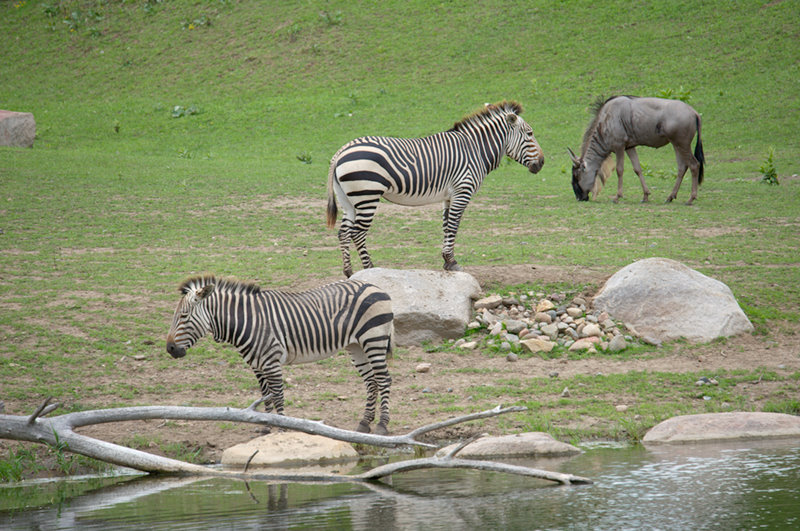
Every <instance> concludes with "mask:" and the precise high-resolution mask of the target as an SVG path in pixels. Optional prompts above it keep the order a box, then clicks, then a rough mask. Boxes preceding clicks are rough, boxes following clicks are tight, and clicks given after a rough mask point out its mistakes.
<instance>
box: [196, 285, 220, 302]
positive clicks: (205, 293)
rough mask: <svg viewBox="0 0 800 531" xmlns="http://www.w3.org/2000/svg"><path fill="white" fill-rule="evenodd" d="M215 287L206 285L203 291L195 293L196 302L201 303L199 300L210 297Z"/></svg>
mask: <svg viewBox="0 0 800 531" xmlns="http://www.w3.org/2000/svg"><path fill="white" fill-rule="evenodd" d="M215 287H216V286H215V285H214V284H208V285H206V286H203V289H201V290H200V291H199V292H198V293H197V300H199V301H201V300H203V299H205V298H206V297H208V296H209V295H211V294H212V293H214V288H215Z"/></svg>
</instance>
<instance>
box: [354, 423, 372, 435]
mask: <svg viewBox="0 0 800 531" xmlns="http://www.w3.org/2000/svg"><path fill="white" fill-rule="evenodd" d="M356 431H357V432H359V433H369V431H370V430H369V423H367V422H364V421H363V420H362V421H361V422H359V423H358V427H357V428H356Z"/></svg>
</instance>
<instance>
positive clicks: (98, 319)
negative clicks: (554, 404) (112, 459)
mask: <svg viewBox="0 0 800 531" xmlns="http://www.w3.org/2000/svg"><path fill="white" fill-rule="evenodd" d="M600 5H602V7H598V6H600ZM797 20H800V1H798V0H790V1H783V2H781V1H777V2H769V3H765V2H752V1H734V2H694V1H684V2H647V1H639V2H630V1H627V0H626V1H622V0H619V1H612V2H603V3H602V4H598V3H597V2H588V1H574V2H530V1H512V2H505V3H504V5H503V6H502V7H498V4H497V3H496V2H460V1H443V2H436V3H432V2H421V1H393V0H390V1H385V2H380V3H366V4H364V3H357V2H338V1H314V0H312V1H304V2H292V3H288V2H258V1H253V0H243V1H234V0H230V1H228V0H218V1H211V0H208V1H199V0H195V1H168V0H163V1H157V0H148V1H140V0H137V1H122V2H119V1H69V0H65V1H58V0H50V1H46V2H40V1H33V0H27V1H25V0H17V1H13V2H12V1H4V2H0V35H3V36H4V38H3V41H4V44H3V51H2V61H0V108H2V109H9V110H16V111H29V112H32V113H34V115H35V117H36V122H37V140H36V144H35V146H34V148H33V149H15V148H0V229H2V234H0V334H1V335H2V338H3V341H2V346H0V380H1V381H2V382H3V386H2V387H3V391H2V393H0V395H2V396H0V398H4V399H5V400H6V403H7V405H8V404H11V405H13V406H14V408H15V409H17V408H20V407H22V406H23V405H24V406H25V407H28V406H30V405H32V404H34V403H36V402H38V401H39V400H40V399H41V397H43V396H45V395H48V394H55V395H57V396H72V397H73V398H75V399H78V398H79V397H81V398H80V399H81V400H86V397H85V395H84V394H83V393H82V392H81V391H80V389H79V388H78V387H76V386H75V385H74V383H73V382H74V380H75V379H81V381H83V382H92V385H91V386H90V389H91V390H92V391H93V392H94V393H95V394H96V396H106V397H107V396H115V397H120V398H121V399H123V400H130V398H132V397H133V396H134V395H135V394H136V392H137V391H136V388H137V384H136V382H135V381H131V380H128V375H126V374H123V373H120V372H118V368H117V367H116V365H115V363H114V360H117V359H119V357H120V356H121V355H129V354H132V353H143V354H145V355H146V356H148V363H152V364H155V365H156V366H160V364H168V363H169V362H168V361H167V360H165V359H164V356H163V345H162V338H163V336H164V334H165V332H166V328H167V325H168V322H169V318H170V316H171V312H172V309H173V305H174V304H175V302H176V296H175V293H174V290H175V287H176V286H177V284H178V282H179V281H180V280H181V279H182V278H184V277H185V276H187V275H189V274H191V273H194V272H201V271H211V272H215V273H218V274H232V275H236V276H239V277H242V278H247V279H253V280H257V281H260V282H262V283H263V284H265V285H270V286H279V287H290V286H296V285H307V284H308V283H310V282H314V281H316V280H318V279H323V278H330V277H336V276H338V275H340V271H341V260H340V255H339V251H338V249H337V241H336V236H335V232H333V231H329V230H327V229H326V228H325V226H324V199H325V193H326V183H325V180H326V175H327V168H328V161H329V159H330V157H331V155H332V154H333V153H334V152H335V151H336V149H338V147H339V146H341V145H342V144H344V143H345V142H347V141H348V140H350V139H352V138H354V137H356V136H360V135H364V134H383V135H397V136H420V135H426V134H430V133H434V132H438V131H441V130H444V129H447V128H449V127H450V126H451V125H452V123H453V122H454V121H456V120H458V119H459V118H461V117H462V116H464V115H466V114H468V113H470V112H472V111H474V110H476V109H477V108H479V107H480V106H481V105H482V104H483V103H484V102H494V101H499V100H503V99H515V100H518V101H520V102H521V103H522V104H523V105H524V106H525V109H526V111H525V113H524V115H523V116H524V117H525V118H526V119H527V120H528V121H529V122H530V123H531V124H532V126H533V128H534V131H535V133H536V136H537V139H538V140H539V142H540V144H541V146H542V148H543V150H544V152H545V156H546V163H545V166H544V169H543V170H542V171H541V172H540V173H539V174H537V175H535V176H532V175H530V174H529V173H528V172H527V171H526V170H525V169H524V168H521V167H519V166H518V165H516V164H515V163H509V164H503V165H502V166H501V167H500V168H499V169H498V170H497V171H496V172H494V173H492V174H491V175H490V176H489V177H488V178H487V180H486V181H485V183H484V186H483V188H482V189H481V190H480V192H479V194H478V196H477V197H476V199H475V201H473V203H472V204H471V205H470V207H469V208H468V209H467V212H466V214H465V218H464V221H463V223H462V227H461V230H460V232H459V236H458V239H457V243H456V255H457V257H458V258H459V261H460V262H461V263H462V264H463V265H465V266H467V268H469V266H475V265H501V264H523V263H536V264H546V265H553V266H568V267H576V266H577V267H593V268H600V269H602V270H604V271H607V272H608V273H612V272H613V271H615V270H617V269H619V268H621V267H623V266H625V265H627V264H628V263H630V262H631V261H633V260H636V259H640V258H645V257H648V256H666V257H669V258H673V259H676V260H680V261H683V262H685V263H687V264H688V265H690V266H691V267H695V268H697V269H699V270H701V271H703V272H705V273H707V274H710V275H712V276H714V277H716V278H719V279H720V280H722V281H724V282H726V283H728V284H729V285H730V286H731V287H732V289H733V290H734V293H735V294H736V296H737V298H739V300H740V301H741V302H742V304H743V306H744V308H745V310H746V311H747V313H748V315H749V316H750V317H751V319H753V321H754V322H756V324H757V325H758V326H759V330H760V332H761V333H775V330H776V326H777V327H779V326H780V325H781V323H786V322H789V323H797V321H798V320H799V319H800V313H798V304H800V288H799V287H798V286H800V267H799V266H800V263H798V254H797V252H798V251H797V250H798V248H799V247H800V180H798V178H797V177H796V175H794V174H797V173H800V162H799V161H800V143H798V139H797V137H798V124H800V85H798V79H800V51H798V45H797V44H798V42H799V41H800V39H798V37H800V35H798V28H799V26H798V24H797ZM618 93H625V94H638V95H659V94H673V95H678V94H679V95H682V96H683V97H686V98H688V100H689V103H690V104H692V105H693V106H694V107H695V108H696V109H697V110H698V111H699V112H701V113H702V116H703V143H704V146H705V152H706V157H707V163H708V164H707V167H706V180H705V182H704V184H703V185H702V187H701V189H700V193H699V200H698V201H697V202H696V204H695V205H694V206H693V207H686V206H684V205H683V204H681V202H682V201H683V200H685V199H686V198H687V197H688V193H689V191H688V190H689V183H688V182H684V188H683V189H682V190H681V193H680V194H679V197H678V199H679V201H678V202H676V203H675V204H670V205H664V204H662V203H661V202H662V201H663V200H664V198H665V197H666V195H667V194H668V192H669V190H670V189H671V187H672V183H673V179H674V176H673V175H674V171H675V162H674V155H673V153H672V150H671V148H669V147H667V148H663V149H661V150H658V151H656V150H652V149H646V148H645V149H642V150H640V158H641V160H642V161H643V163H644V164H645V166H646V168H647V179H648V184H649V186H650V187H651V189H652V191H653V195H652V196H651V197H652V198H653V203H651V204H647V205H641V204H639V202H638V200H639V198H640V193H641V192H640V189H639V187H638V183H637V180H636V179H635V176H634V175H633V172H632V170H631V169H630V165H629V164H627V163H626V175H627V176H626V188H625V190H626V197H625V199H624V200H623V201H622V202H621V203H620V204H618V205H614V204H612V203H611V202H610V201H609V199H608V198H609V196H610V195H611V194H610V192H609V191H605V192H604V194H603V195H602V196H601V197H600V199H599V200H598V201H597V202H590V203H588V204H587V203H581V204H579V203H577V202H576V201H575V199H574V196H573V194H572V191H571V187H570V184H569V158H568V156H567V154H566V148H567V146H572V147H573V149H577V148H578V147H579V144H580V139H581V135H582V133H583V130H584V128H585V126H586V125H587V122H588V121H589V118H590V116H589V110H588V109H589V106H590V104H591V103H592V102H593V101H594V99H595V98H596V97H597V96H598V95H601V94H604V95H611V94H618ZM770 147H774V150H775V158H774V161H775V165H776V167H777V171H778V176H779V179H780V180H781V183H782V184H781V185H780V186H768V185H766V184H762V183H761V182H760V180H761V173H760V172H759V166H760V165H761V164H762V163H763V161H764V159H765V157H766V155H767V151H768V149H769V148H770ZM612 187H613V186H612ZM439 217H440V214H439V212H438V207H432V208H419V209H397V208H395V209H383V208H382V209H380V210H379V212H378V215H377V217H376V220H375V223H374V225H373V229H372V230H371V231H370V235H369V243H370V247H371V249H372V251H373V258H374V260H375V262H376V264H378V265H382V266H388V267H421V268H429V269H438V268H440V267H441V259H440V256H439V253H440V250H439V249H440V245H441V228H440V221H439ZM776 323H777V324H776ZM131 342H132V343H131ZM131 345H133V346H131ZM225 353H226V354H224V355H226V356H230V358H231V359H235V357H236V354H235V353H231V352H229V351H225ZM204 355H205V356H209V357H210V356H212V355H213V356H220V355H222V354H220V347H218V346H215V345H213V344H209V343H205V344H203V345H202V346H200V347H198V359H204V358H203V356H204ZM20 367H22V369H20ZM243 378H247V382H246V384H242V385H246V386H247V387H248V389H249V388H252V384H253V382H252V381H251V379H250V376H249V375H243ZM176 385H178V386H179V384H176Z"/></svg>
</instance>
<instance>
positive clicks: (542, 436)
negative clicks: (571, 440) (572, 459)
mask: <svg viewBox="0 0 800 531" xmlns="http://www.w3.org/2000/svg"><path fill="white" fill-rule="evenodd" d="M456 446H457V445H455V444H452V445H450V446H446V447H444V448H442V449H441V450H439V451H437V452H436V455H437V456H438V457H443V456H445V455H447V454H449V453H450V452H451V451H453V449H454V448H455V447H456ZM579 453H581V450H580V449H578V448H576V447H575V446H572V445H571V444H567V443H563V442H561V441H557V440H555V439H553V437H551V436H550V435H549V434H547V433H543V432H527V433H518V434H515V435H503V436H500V437H481V438H480V439H478V440H476V441H473V442H471V443H469V444H468V445H467V446H465V447H464V448H463V449H462V450H461V451H460V452H458V453H457V454H456V457H461V458H464V459H490V458H499V457H504V458H511V457H513V458H521V457H560V456H567V455H575V454H579Z"/></svg>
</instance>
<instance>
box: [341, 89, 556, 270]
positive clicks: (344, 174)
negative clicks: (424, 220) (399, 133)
mask: <svg viewBox="0 0 800 531" xmlns="http://www.w3.org/2000/svg"><path fill="white" fill-rule="evenodd" d="M521 113H522V106H521V105H520V104H519V103H516V102H513V101H504V102H501V103H497V104H494V105H486V106H485V107H484V108H483V109H481V110H479V111H477V112H476V113H474V114H472V115H470V116H467V117H466V118H464V119H462V120H461V121H459V122H456V124H455V125H454V126H453V128H452V129H450V130H449V131H445V132H442V133H437V134H435V135H432V136H428V137H425V138H390V137H381V136H366V137H362V138H357V139H355V140H353V141H351V142H350V143H348V144H346V145H344V146H342V148H341V149H339V151H337V152H336V154H335V155H334V156H333V159H332V160H331V165H330V170H329V171H328V211H327V213H328V228H333V227H334V225H335V224H336V215H337V208H336V200H337V199H338V201H339V204H340V205H341V207H342V210H343V211H344V212H343V213H342V224H341V227H340V228H339V246H340V248H341V250H342V260H343V262H344V274H345V275H346V276H348V277H349V276H350V275H352V274H353V268H352V265H351V263H350V242H351V241H352V242H353V244H354V245H355V247H356V249H357V250H358V254H359V257H360V258H361V263H362V264H363V266H364V268H365V269H367V268H370V267H372V260H371V259H370V256H369V253H368V252H367V247H366V237H367V231H368V230H369V226H370V224H371V223H372V218H373V216H374V214H375V209H376V208H377V206H378V201H379V200H380V198H381V197H383V198H385V199H386V200H388V201H391V202H392V203H397V204H399V205H407V206H417V205H427V204H430V203H436V202H439V201H442V202H443V203H444V213H443V216H442V226H443V228H444V243H443V245H442V257H443V258H444V268H445V269H446V270H449V271H458V270H459V269H460V267H459V266H458V263H456V259H455V252H454V249H453V247H454V245H455V239H456V232H457V231H458V225H459V223H460V222H461V216H462V215H463V214H464V209H466V208H467V204H469V201H470V199H471V198H472V195H473V194H474V193H475V192H476V191H477V190H478V187H479V186H480V185H481V183H482V182H483V178H484V177H485V176H486V175H487V174H488V173H489V172H490V171H492V170H494V169H495V168H497V166H498V165H499V164H500V161H501V160H502V159H503V156H504V155H508V156H509V157H511V158H512V159H514V160H516V161H517V162H519V163H520V164H522V165H523V166H526V167H527V168H528V169H529V170H530V171H531V172H532V173H536V172H538V171H539V170H540V169H542V165H543V164H544V156H543V155H542V150H541V149H540V148H539V144H538V143H537V142H536V138H534V136H533V130H532V129H531V126H530V125H528V124H527V123H526V122H525V120H523V119H522V118H520V116H519V115H520V114H521ZM334 196H335V199H334Z"/></svg>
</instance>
